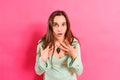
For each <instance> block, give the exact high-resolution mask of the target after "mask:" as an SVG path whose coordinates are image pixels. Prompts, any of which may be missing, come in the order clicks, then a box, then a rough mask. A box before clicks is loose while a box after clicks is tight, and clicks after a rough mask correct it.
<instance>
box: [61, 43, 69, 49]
mask: <svg viewBox="0 0 120 80" xmlns="http://www.w3.org/2000/svg"><path fill="white" fill-rule="evenodd" d="M60 44H61V46H62V47H64V48H66V49H69V47H68V46H67V45H66V44H64V43H60Z"/></svg>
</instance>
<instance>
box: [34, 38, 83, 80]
mask: <svg viewBox="0 0 120 80" xmlns="http://www.w3.org/2000/svg"><path fill="white" fill-rule="evenodd" d="M41 45H43V41H39V43H38V45H37V54H36V63H35V72H36V74H38V75H41V74H43V73H44V80H77V78H76V74H77V75H80V74H81V73H82V71H83V65H82V61H81V53H80V45H79V43H78V41H77V40H76V39H74V40H73V43H72V46H73V47H76V48H78V49H77V50H78V55H77V57H76V59H75V60H74V61H73V60H72V58H71V56H69V55H65V56H63V57H62V58H60V59H59V58H57V57H55V56H54V55H53V56H50V57H49V58H48V59H47V62H46V63H44V62H43V61H42V59H41V56H40V46H41Z"/></svg>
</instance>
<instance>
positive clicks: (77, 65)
mask: <svg viewBox="0 0 120 80" xmlns="http://www.w3.org/2000/svg"><path fill="white" fill-rule="evenodd" d="M75 48H77V54H78V55H77V57H76V58H75V60H74V61H73V60H72V58H71V57H70V56H69V57H68V60H67V66H68V68H69V69H70V70H71V71H72V72H73V73H76V74H77V75H80V74H81V73H82V72H83V64H82V60H81V52H80V45H79V43H78V42H77V44H75Z"/></svg>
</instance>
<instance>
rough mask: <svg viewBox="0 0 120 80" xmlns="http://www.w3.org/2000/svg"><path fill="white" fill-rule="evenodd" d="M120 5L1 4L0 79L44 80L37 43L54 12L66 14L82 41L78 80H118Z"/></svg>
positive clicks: (110, 1) (103, 0) (102, 0)
mask: <svg viewBox="0 0 120 80" xmlns="http://www.w3.org/2000/svg"><path fill="white" fill-rule="evenodd" d="M119 3H120V1H119V0H0V80H38V79H39V80H41V79H42V76H40V77H39V76H37V75H36V74H35V71H34V64H35V55H36V45H37V41H38V40H39V39H40V38H41V37H42V36H43V35H44V34H45V32H46V28H47V27H46V26H47V20H48V17H49V15H50V13H51V12H52V11H54V10H57V9H60V10H65V11H66V12H67V14H68V16H69V19H70V21H71V29H72V31H73V33H74V35H75V36H77V37H78V39H79V40H80V42H81V54H82V60H83V65H84V71H83V73H82V75H81V76H79V77H78V80H120V5H119Z"/></svg>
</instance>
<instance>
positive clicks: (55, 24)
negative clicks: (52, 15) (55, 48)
mask: <svg viewBox="0 0 120 80" xmlns="http://www.w3.org/2000/svg"><path fill="white" fill-rule="evenodd" d="M65 25H66V23H63V24H62V26H65ZM53 26H54V27H55V26H59V25H58V24H57V23H53Z"/></svg>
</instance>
